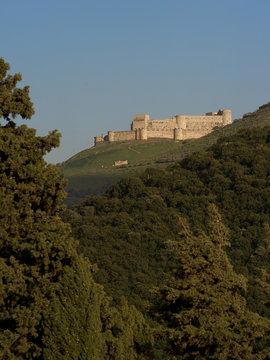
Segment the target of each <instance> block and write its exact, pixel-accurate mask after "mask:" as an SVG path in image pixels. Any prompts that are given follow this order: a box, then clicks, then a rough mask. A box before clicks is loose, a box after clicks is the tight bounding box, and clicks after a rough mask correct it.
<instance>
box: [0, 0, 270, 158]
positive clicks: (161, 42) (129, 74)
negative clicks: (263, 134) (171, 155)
mask: <svg viewBox="0 0 270 360" xmlns="http://www.w3.org/2000/svg"><path fill="white" fill-rule="evenodd" d="M0 6H1V15H2V16H1V22H0V34H1V41H0V49H1V52H0V57H3V58H4V60H5V61H7V62H8V63H9V64H10V67H11V70H10V73H11V74H14V73H17V72H21V73H22V75H23V81H22V82H21V83H20V84H19V86H20V87H23V86H25V85H30V96H31V99H32V101H33V102H34V105H35V115H34V116H33V117H32V119H31V120H28V121H27V125H28V126H29V127H33V128H35V129H37V134H38V135H42V136H43V135H47V133H48V132H49V131H51V130H53V129H58V131H59V132H60V133H61V134H62V138H61V145H60V147H59V148H57V149H55V150H53V151H52V152H51V153H50V154H48V155H47V156H46V160H47V161H48V162H50V163H58V162H62V161H65V160H67V159H68V158H70V157H71V156H73V155H75V154H76V153H78V152H79V151H82V150H84V149H87V148H89V147H91V146H93V142H94V136H96V135H101V134H103V135H105V134H106V133H107V131H108V130H129V129H130V124H131V121H132V119H133V117H134V116H135V115H136V114H142V113H146V114H149V115H150V117H151V118H152V119H163V118H167V117H172V116H174V115H176V114H187V115H203V114H204V113H206V112H209V111H216V110H218V109H226V108H230V109H231V110H232V117H233V119H236V118H240V117H242V115H243V114H244V113H247V112H250V111H254V110H255V109H257V108H258V107H259V106H260V105H262V104H264V103H267V102H269V101H270V47H269V35H270V22H269V13H270V1H269V0H257V1H254V0H252V1H251V0H226V1H225V0H166V1H165V0H162V1H161V0H136V1H135V0H8V1H6V0H0ZM18 123H19V124H20V123H22V122H20V121H18Z"/></svg>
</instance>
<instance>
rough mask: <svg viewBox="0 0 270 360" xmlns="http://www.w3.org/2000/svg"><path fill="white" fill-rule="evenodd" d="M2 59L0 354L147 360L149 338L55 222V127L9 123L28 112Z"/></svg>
mask: <svg viewBox="0 0 270 360" xmlns="http://www.w3.org/2000/svg"><path fill="white" fill-rule="evenodd" d="M8 69H9V66H8V64H6V63H5V62H4V61H3V60H1V62H0V73H1V76H2V77H1V79H2V80H1V82H0V99H1V103H0V110H1V115H2V117H3V118H4V119H5V120H7V121H8V124H7V125H6V126H0V160H1V161H0V208H1V215H0V358H1V359H3V360H9V359H48V360H49V359H85V360H86V359H97V360H103V359H114V358H115V359H120V360H121V359H123V360H125V359H126V355H125V354H127V353H128V354H129V358H130V359H148V358H151V347H152V335H151V331H150V329H149V327H148V326H147V325H146V323H145V321H144V319H143V317H142V316H141V315H140V314H139V313H138V312H137V311H136V310H135V309H133V308H132V307H131V308H130V307H129V306H128V305H127V304H126V305H125V307H124V309H123V312H122V310H120V311H118V310H116V309H113V308H110V306H109V298H108V297H107V296H106V295H105V293H104V291H103V288H102V287H101V286H100V285H98V284H96V283H95V282H94V280H93V277H92V273H93V267H92V266H91V265H90V263H89V261H88V260H86V259H84V258H83V257H82V256H80V255H78V254H77V251H76V244H75V242H74V240H73V239H72V238H71V236H70V232H71V230H70V227H69V225H68V224H65V223H63V221H62V220H61V219H60V216H59V215H60V213H61V211H62V207H61V205H59V204H61V203H62V202H63V200H64V198H65V191H64V186H65V185H66V181H65V180H64V178H63V176H61V175H59V173H58V170H57V168H56V167H55V166H53V165H47V164H46V162H45V161H44V159H43V156H44V155H45V154H46V152H48V151H50V150H51V149H52V148H53V147H55V146H58V145H59V136H60V135H59V134H58V133H57V132H56V131H53V132H51V133H50V134H49V135H48V136H45V137H38V136H36V135H35V130H34V129H29V128H27V127H26V126H25V125H23V126H19V127H16V125H15V123H14V122H13V121H12V120H11V118H10V116H11V117H12V118H15V117H16V115H21V116H22V117H23V118H25V117H30V116H31V115H32V113H33V110H32V103H31V102H30V100H29V97H28V88H25V89H23V90H21V91H19V89H17V88H16V83H17V81H18V80H19V79H20V76H17V75H15V76H14V77H12V76H9V75H7V76H6V71H7V70H8Z"/></svg>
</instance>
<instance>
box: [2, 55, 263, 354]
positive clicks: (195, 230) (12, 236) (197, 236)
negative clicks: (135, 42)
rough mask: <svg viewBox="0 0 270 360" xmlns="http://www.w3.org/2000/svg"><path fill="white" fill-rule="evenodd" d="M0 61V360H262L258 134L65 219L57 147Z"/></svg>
mask: <svg viewBox="0 0 270 360" xmlns="http://www.w3.org/2000/svg"><path fill="white" fill-rule="evenodd" d="M8 72H9V64H7V63H6V62H5V61H4V60H3V59H0V117H1V121H2V123H1V126H0V158H1V162H0V168H1V170H0V183H1V188H0V204H1V210H2V211H1V216H0V234H1V236H0V250H1V251H0V265H1V266H0V358H1V359H3V360H9V359H40V360H41V359H46V360H49V359H77V360H79V359H80V360H81V359H82V360H84V359H85V360H86V359H97V360H103V359H115V360H130V359H131V360H132V359H134V360H135V359H141V360H142V359H145V360H146V359H157V360H158V359H162V360H163V359H168V360H175V359H188V360H191V359H196V360H199V359H222V360H233V359H236V360H238V359H239V360H240V359H241V360H242V359H246V360H249V359H250V360H255V359H256V360H266V359H269V353H270V337H269V336H270V302H269V295H270V265H269V260H270V228H269V216H270V206H269V205H270V203H269V195H270V194H269V174H270V128H263V129H261V128H250V129H245V130H242V131H240V132H239V133H237V134H236V135H233V136H230V137H225V138H222V139H219V140H218V141H217V143H216V144H214V145H213V146H212V147H211V148H209V149H208V150H205V151H200V152H197V153H194V154H193V155H191V156H189V157H186V158H184V159H183V160H181V161H179V162H176V163H174V164H172V165H170V166H169V167H167V168H166V169H164V170H162V169H153V168H152V169H147V170H146V171H145V172H144V173H142V174H141V175H140V176H138V177H133V178H132V177H131V178H125V179H122V180H120V181H119V182H118V183H116V184H114V185H113V186H111V187H110V188H109V189H108V190H107V192H106V194H105V195H104V196H90V197H88V198H87V199H85V200H84V201H83V202H81V203H80V204H79V205H78V206H75V207H74V208H72V209H68V210H66V209H65V207H64V206H62V203H63V201H64V198H65V191H64V189H65V186H66V180H65V179H64V176H63V175H62V174H60V173H59V169H58V168H57V167H56V166H54V165H48V164H46V162H45V160H44V159H43V157H44V155H45V154H46V153H47V152H49V151H50V150H51V149H52V148H54V147H56V146H58V145H59V133H58V132H57V131H52V132H51V133H50V134H49V135H48V136H44V137H40V136H36V133H35V130H34V129H29V128H28V127H27V126H26V125H22V126H17V125H16V123H15V121H16V117H17V116H20V117H22V118H23V119H25V120H27V119H29V118H31V116H32V115H33V113H34V109H33V104H32V102H31V100H30V96H29V87H24V88H23V89H21V88H18V87H17V84H18V82H19V81H20V80H21V75H20V74H15V75H10V74H8Z"/></svg>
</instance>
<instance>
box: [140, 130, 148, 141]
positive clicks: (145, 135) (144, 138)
mask: <svg viewBox="0 0 270 360" xmlns="http://www.w3.org/2000/svg"><path fill="white" fill-rule="evenodd" d="M140 135H141V136H140V138H141V140H147V130H146V129H140Z"/></svg>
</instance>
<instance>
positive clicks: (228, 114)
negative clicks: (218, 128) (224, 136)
mask: <svg viewBox="0 0 270 360" xmlns="http://www.w3.org/2000/svg"><path fill="white" fill-rule="evenodd" d="M222 120H223V126H225V125H228V124H231V123H232V111H231V110H223V111H222Z"/></svg>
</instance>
